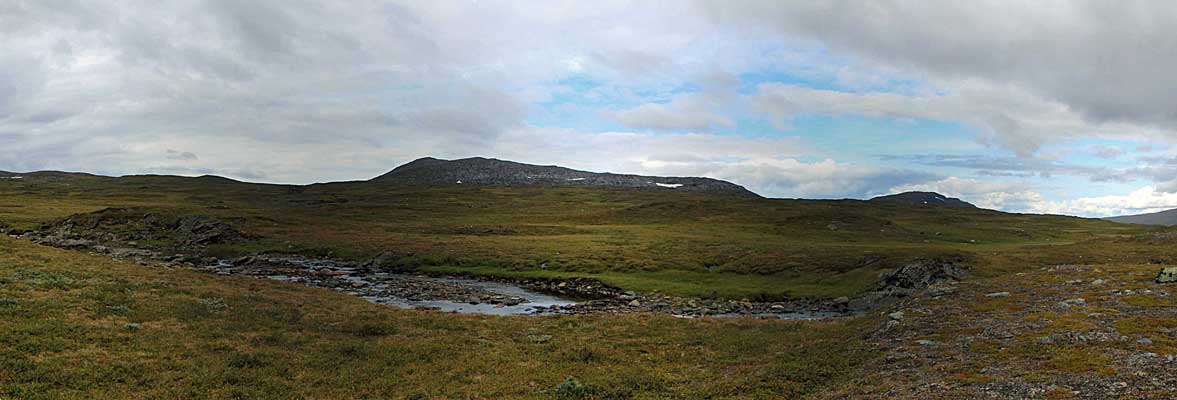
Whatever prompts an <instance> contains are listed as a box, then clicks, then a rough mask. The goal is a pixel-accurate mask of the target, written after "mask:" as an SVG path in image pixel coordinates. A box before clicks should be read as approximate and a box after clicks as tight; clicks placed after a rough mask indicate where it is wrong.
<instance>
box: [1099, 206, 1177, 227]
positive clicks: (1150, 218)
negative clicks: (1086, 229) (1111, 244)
mask: <svg viewBox="0 0 1177 400" xmlns="http://www.w3.org/2000/svg"><path fill="white" fill-rule="evenodd" d="M1104 219H1105V220H1108V221H1113V222H1121V223H1125V224H1141V225H1164V226H1173V225H1177V209H1172V210H1165V211H1160V212H1155V213H1148V214H1136V215H1121V216H1118V217H1107V218H1104Z"/></svg>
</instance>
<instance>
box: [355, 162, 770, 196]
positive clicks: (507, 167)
mask: <svg viewBox="0 0 1177 400" xmlns="http://www.w3.org/2000/svg"><path fill="white" fill-rule="evenodd" d="M371 182H377V183H395V184H401V185H416V186H449V185H487V186H593V187H614V188H631V189H649V190H676V191H689V192H706V193H715V194H726V195H733V196H741V197H760V195H758V194H756V193H753V192H752V191H750V190H748V189H745V188H744V187H743V186H740V185H737V184H734V183H731V182H727V181H723V180H719V179H712V178H700V177H664V176H643V175H626V174H613V173H598V172H587V171H579V170H574V169H571V168H565V167H559V166H554V165H533V164H524V163H519V162H514V161H505V160H499V159H494V158H483V157H473V158H463V159H458V160H442V159H437V158H433V157H425V158H420V159H417V160H413V161H412V162H409V163H407V164H404V165H401V166H399V167H396V168H395V169H393V170H392V171H389V172H388V173H386V174H384V175H380V176H378V177H376V178H373V179H372V180H371Z"/></svg>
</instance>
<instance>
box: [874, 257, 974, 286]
mask: <svg viewBox="0 0 1177 400" xmlns="http://www.w3.org/2000/svg"><path fill="white" fill-rule="evenodd" d="M965 276H968V271H967V270H966V269H965V268H964V267H961V266H960V265H957V264H955V263H951V262H944V261H939V260H918V261H916V262H913V263H911V264H907V265H904V266H902V267H899V268H898V269H896V270H894V271H890V272H887V273H885V274H883V275H882V276H881V277H880V279H879V289H883V290H885V289H894V288H902V289H922V288H925V287H928V286H929V285H931V284H933V283H937V282H943V281H957V280H960V279H962V278H964V277H965Z"/></svg>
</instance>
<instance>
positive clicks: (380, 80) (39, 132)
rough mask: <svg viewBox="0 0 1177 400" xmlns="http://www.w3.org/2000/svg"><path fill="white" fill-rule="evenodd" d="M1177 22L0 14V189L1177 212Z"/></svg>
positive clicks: (906, 14) (1077, 7)
mask: <svg viewBox="0 0 1177 400" xmlns="http://www.w3.org/2000/svg"><path fill="white" fill-rule="evenodd" d="M1172 21H1177V5H1174V4H1169V3H1165V2H1156V1H1151V2H1146V1H1139V2H1135V1H1123V2H1102V1H1068V2H1063V1H1040V2H1030V3H1026V2H990V1H981V2H967V3H958V2H953V3H949V2H908V1H872V2H858V1H824V2H800V1H798V2H789V1H784V2H782V1H722V2H721V1H699V2H685V1H671V2H615V1H602V2H582V1H548V2H507V1H503V2H499V1H479V2H460V1H452V2H421V1H376V0H363V1H347V2H338V1H320V0H287V1H227V0H226V1H223V0H217V1H197V0H188V1H164V2H137V1H119V2H115V1H80V0H79V1H71V0H56V1H39V0H37V1H23V0H0V170H10V171H31V170H41V169H60V170H72V171H86V172H94V173H102V174H110V175H124V174H136V173H170V174H183V175H200V174H218V175H225V176H229V177H233V178H238V179H245V180H250V181H264V182H284V183H310V182H321V181H331V180H355V179H367V178H370V177H373V176H376V175H379V174H381V173H383V172H385V171H387V170H389V169H391V168H393V167H395V166H396V165H398V164H400V163H403V162H407V161H409V160H412V159H415V158H418V157H424V156H435V157H443V158H455V157H468V156H488V157H499V158H505V159H513V160H517V161H523V162H535V163H545V164H560V165H565V166H569V167H574V168H582V169H590V170H595V171H613V172H624V173H648V174H672V175H705V176H712V177H716V178H721V179H728V180H732V181H735V182H737V183H740V184H743V185H745V186H747V187H749V188H750V189H752V190H755V191H757V192H760V193H762V194H765V195H769V196H776V197H819V198H841V197H856V198H863V197H869V196H873V195H879V194H886V193H889V192H893V191H897V190H907V189H935V190H941V191H944V192H946V194H951V195H957V196H963V197H964V198H965V199H966V200H969V201H974V202H977V203H978V204H981V205H984V206H987V207H994V208H1000V209H1005V210H1010V211H1029V212H1054V213H1071V214H1079V215H1090V216H1099V215H1109V214H1115V213H1122V212H1137V211H1156V210H1160V209H1164V208H1171V207H1174V206H1177V204H1175V202H1174V201H1173V198H1174V197H1173V196H1174V194H1173V192H1175V191H1177V167H1175V165H1177V163H1174V162H1173V161H1172V160H1175V159H1177V153H1175V152H1174V151H1173V150H1171V148H1170V146H1169V144H1170V143H1171V142H1173V141H1174V140H1177V111H1175V110H1174V108H1173V104H1177V102H1175V101H1174V100H1175V99H1174V96H1173V94H1172V93H1177V80H1173V79H1171V74H1172V72H1171V71H1174V70H1177V24H1173V23H1172Z"/></svg>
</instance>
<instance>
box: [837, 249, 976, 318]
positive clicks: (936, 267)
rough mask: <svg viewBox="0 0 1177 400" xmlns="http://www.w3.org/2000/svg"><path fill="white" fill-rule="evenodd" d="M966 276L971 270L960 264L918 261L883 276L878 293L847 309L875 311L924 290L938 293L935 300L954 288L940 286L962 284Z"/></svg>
mask: <svg viewBox="0 0 1177 400" xmlns="http://www.w3.org/2000/svg"><path fill="white" fill-rule="evenodd" d="M966 276H968V269H967V268H965V267H964V266H962V265H960V264H959V260H946V259H921V260H915V261H913V262H911V263H909V264H907V265H904V266H902V267H899V268H896V269H895V270H892V271H889V272H886V273H883V274H882V275H880V276H879V281H878V283H877V284H876V286H875V289H874V290H872V291H869V292H866V293H863V294H861V295H858V296H856V297H854V298H852V299H850V301H849V302H848V304H847V308H848V309H850V310H854V311H866V310H872V309H875V308H878V307H881V306H884V305H887V304H890V303H892V302H894V301H895V300H898V299H900V298H903V297H907V296H910V295H912V294H914V293H916V292H918V291H920V290H924V289H929V291H933V292H937V293H932V295H933V296H937V295H943V294H946V293H949V292H951V288H948V287H943V286H940V285H938V284H940V283H944V282H955V281H959V280H961V279H964V278H965V277H966Z"/></svg>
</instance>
